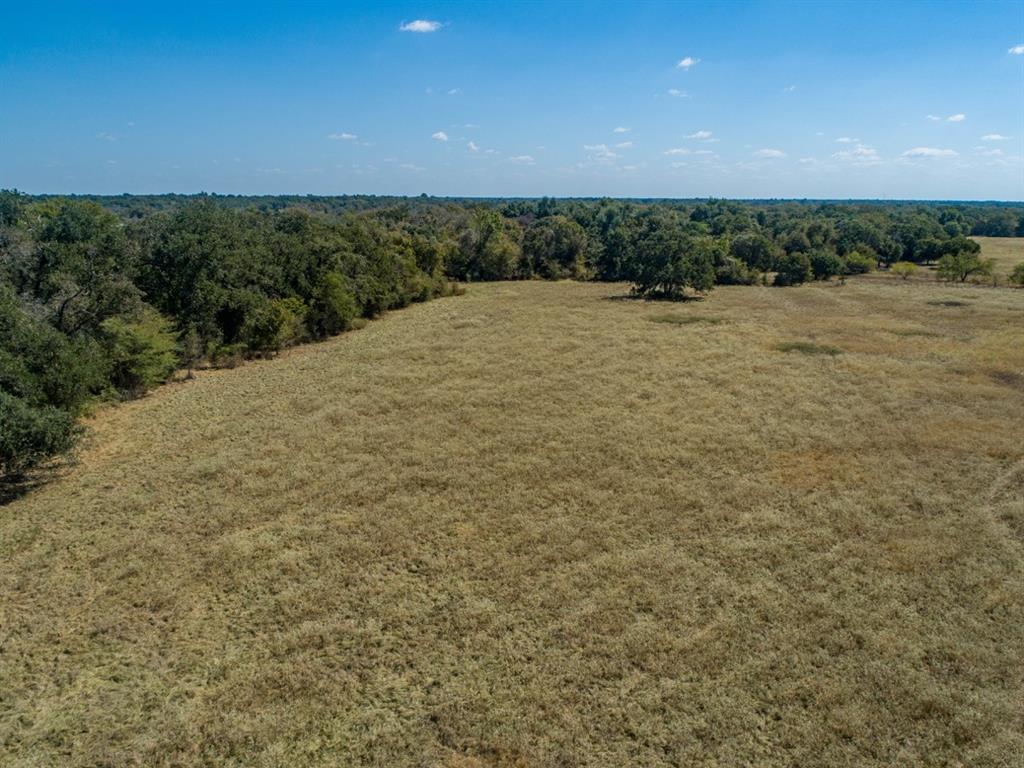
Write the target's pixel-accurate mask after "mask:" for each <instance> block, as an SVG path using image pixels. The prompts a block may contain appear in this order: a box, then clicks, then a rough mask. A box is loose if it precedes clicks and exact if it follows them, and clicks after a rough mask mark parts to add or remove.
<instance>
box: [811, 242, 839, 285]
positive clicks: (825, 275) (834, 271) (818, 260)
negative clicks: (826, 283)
mask: <svg viewBox="0 0 1024 768" xmlns="http://www.w3.org/2000/svg"><path fill="white" fill-rule="evenodd" d="M810 258H811V273H812V274H813V275H814V279H815V280H828V279H829V278H830V277H835V276H836V275H841V274H842V273H843V268H844V264H843V260H842V259H840V258H839V257H838V256H837V255H836V254H835V253H834V252H832V251H825V250H821V249H818V250H815V251H813V252H812V253H811V257H810Z"/></svg>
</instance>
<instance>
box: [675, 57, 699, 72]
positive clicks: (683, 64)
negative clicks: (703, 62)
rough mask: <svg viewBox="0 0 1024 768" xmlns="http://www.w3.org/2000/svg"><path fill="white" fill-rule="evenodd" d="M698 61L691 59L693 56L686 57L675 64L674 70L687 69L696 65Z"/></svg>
mask: <svg viewBox="0 0 1024 768" xmlns="http://www.w3.org/2000/svg"><path fill="white" fill-rule="evenodd" d="M699 61H700V59H695V58H693V56H687V57H685V58H683V59H680V60H679V63H678V64H676V69H689V68H690V67H692V66H693V65H695V64H697V63H698V62H699Z"/></svg>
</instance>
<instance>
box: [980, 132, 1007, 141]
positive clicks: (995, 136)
mask: <svg viewBox="0 0 1024 768" xmlns="http://www.w3.org/2000/svg"><path fill="white" fill-rule="evenodd" d="M981 140H982V141H1009V140H1010V137H1009V136H1003V135H1002V134H999V133H986V134H985V135H984V136H982V137H981Z"/></svg>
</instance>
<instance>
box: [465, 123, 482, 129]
mask: <svg viewBox="0 0 1024 768" xmlns="http://www.w3.org/2000/svg"><path fill="white" fill-rule="evenodd" d="M462 127H463V128H469V129H473V128H479V127H480V126H479V125H477V124H476V123H466V124H465V125H464V126H462Z"/></svg>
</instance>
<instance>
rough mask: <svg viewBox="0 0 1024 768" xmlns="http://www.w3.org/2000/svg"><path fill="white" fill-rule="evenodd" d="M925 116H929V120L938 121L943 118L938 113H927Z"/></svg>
mask: <svg viewBox="0 0 1024 768" xmlns="http://www.w3.org/2000/svg"><path fill="white" fill-rule="evenodd" d="M925 117H927V118H928V119H929V120H932V121H934V122H938V121H939V120H941V119H942V118H941V117H939V116H938V115H925Z"/></svg>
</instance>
